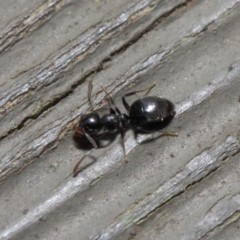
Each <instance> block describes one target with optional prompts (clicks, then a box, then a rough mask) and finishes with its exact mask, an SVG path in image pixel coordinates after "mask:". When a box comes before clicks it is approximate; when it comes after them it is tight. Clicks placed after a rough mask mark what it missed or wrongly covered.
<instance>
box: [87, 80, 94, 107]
mask: <svg viewBox="0 0 240 240" xmlns="http://www.w3.org/2000/svg"><path fill="white" fill-rule="evenodd" d="M92 89H93V85H92V79H90V81H89V83H88V94H87V97H88V102H89V104H90V109H93V102H92Z"/></svg>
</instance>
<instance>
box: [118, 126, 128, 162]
mask: <svg viewBox="0 0 240 240" xmlns="http://www.w3.org/2000/svg"><path fill="white" fill-rule="evenodd" d="M119 130H120V134H121V144H122V148H123V155H124V161H125V163H127V162H128V160H127V157H126V149H125V142H124V135H125V131H124V128H123V126H122V124H121V125H120V128H119Z"/></svg>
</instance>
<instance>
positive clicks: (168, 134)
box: [137, 128, 178, 137]
mask: <svg viewBox="0 0 240 240" xmlns="http://www.w3.org/2000/svg"><path fill="white" fill-rule="evenodd" d="M137 130H139V131H142V132H146V133H154V132H156V131H148V130H145V129H142V128H137ZM157 132H159V133H161V134H162V135H163V136H170V137H178V133H176V132H163V131H157Z"/></svg>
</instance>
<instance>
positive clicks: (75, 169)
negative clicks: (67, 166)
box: [72, 155, 86, 177]
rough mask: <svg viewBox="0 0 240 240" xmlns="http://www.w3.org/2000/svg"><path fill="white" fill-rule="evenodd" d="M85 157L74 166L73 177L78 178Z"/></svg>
mask: <svg viewBox="0 0 240 240" xmlns="http://www.w3.org/2000/svg"><path fill="white" fill-rule="evenodd" d="M85 157H86V155H85V156H83V157H82V158H81V159H80V160H79V161H78V162H77V164H76V165H75V166H74V168H73V171H72V175H73V177H76V176H77V174H78V167H79V165H80V164H81V163H82V161H83V159H84V158H85Z"/></svg>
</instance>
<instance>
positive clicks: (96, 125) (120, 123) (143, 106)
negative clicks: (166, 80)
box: [73, 81, 178, 176]
mask: <svg viewBox="0 0 240 240" xmlns="http://www.w3.org/2000/svg"><path fill="white" fill-rule="evenodd" d="M155 85H156V84H155V83H154V84H152V85H150V86H149V87H147V88H146V89H143V90H139V91H134V92H130V93H127V94H125V95H124V96H123V97H122V103H123V105H124V107H125V108H126V110H127V112H128V114H126V113H121V111H120V110H119V108H118V107H117V106H116V105H115V103H114V101H113V99H112V97H111V96H109V94H108V93H107V91H106V90H105V88H103V87H102V88H103V91H104V92H105V94H106V97H107V99H108V101H109V105H110V106H109V110H110V113H108V114H105V115H103V116H100V115H99V109H97V110H94V111H93V110H92V109H93V105H92V98H91V92H92V81H90V82H89V85H88V100H89V103H90V105H91V108H90V109H91V110H92V112H90V113H87V114H82V115H81V116H80V118H79V120H78V123H77V124H75V125H74V127H73V132H74V136H76V137H78V138H80V139H82V138H83V137H85V138H86V139H87V140H88V141H89V142H90V143H91V144H92V146H93V147H94V148H97V143H96V141H95V140H97V139H99V138H102V137H103V136H104V135H105V134H106V133H116V132H120V134H121V141H122V146H123V152H124V157H125V144H124V134H125V131H126V129H127V128H132V129H134V130H135V131H141V132H148V133H151V132H156V131H159V129H162V128H164V127H165V126H166V125H167V124H168V123H169V122H170V121H171V120H172V119H173V117H174V115H175V111H174V109H175V106H174V104H173V103H172V102H171V101H169V100H168V99H166V98H160V97H156V96H145V97H143V98H141V99H138V100H136V101H135V102H133V103H132V105H131V106H130V105H129V104H128V103H127V101H126V99H125V98H126V97H128V96H131V95H134V94H136V93H139V92H143V91H147V93H146V95H147V94H148V92H149V91H150V90H151V89H152V88H153V87H155ZM161 133H162V134H163V135H167V136H174V137H176V136H178V134H177V133H169V132H161ZM84 158H85V157H83V158H82V159H80V161H79V162H78V163H77V164H76V166H75V167H74V169H73V176H76V173H77V170H78V166H79V165H80V163H81V162H82V160H83V159H84ZM125 161H126V158H125Z"/></svg>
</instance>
